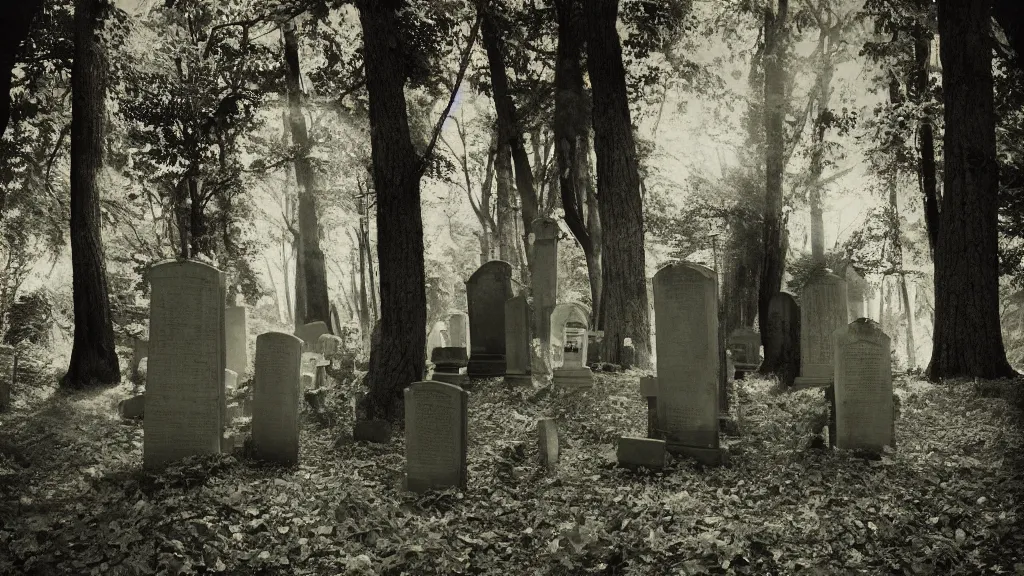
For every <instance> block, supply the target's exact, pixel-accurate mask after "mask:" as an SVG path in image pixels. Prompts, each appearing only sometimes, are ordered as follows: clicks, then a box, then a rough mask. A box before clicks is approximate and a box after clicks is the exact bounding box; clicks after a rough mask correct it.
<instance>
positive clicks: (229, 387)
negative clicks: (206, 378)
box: [224, 368, 238, 393]
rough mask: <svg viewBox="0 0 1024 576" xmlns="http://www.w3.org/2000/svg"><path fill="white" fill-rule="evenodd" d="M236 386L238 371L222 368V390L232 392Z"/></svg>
mask: <svg viewBox="0 0 1024 576" xmlns="http://www.w3.org/2000/svg"><path fill="white" fill-rule="evenodd" d="M237 388H238V372H235V371H234V370H231V369H230V368H225V369H224V390H226V391H227V392H229V393H230V392H234V391H235V389H237Z"/></svg>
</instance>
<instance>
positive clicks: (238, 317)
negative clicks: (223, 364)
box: [224, 306, 249, 374]
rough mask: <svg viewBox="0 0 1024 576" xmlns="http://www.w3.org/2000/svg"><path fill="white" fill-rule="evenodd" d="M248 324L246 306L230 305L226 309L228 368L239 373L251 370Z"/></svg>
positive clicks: (225, 327) (225, 335)
mask: <svg viewBox="0 0 1024 576" xmlns="http://www.w3.org/2000/svg"><path fill="white" fill-rule="evenodd" d="M246 326H247V322H246V308H245V306H228V307H227V308H225V309H224V337H225V338H226V339H227V358H228V360H227V362H228V368H229V369H231V370H234V371H235V372H236V373H237V374H245V373H246V372H248V371H249V348H248V345H247V343H246V340H247V338H248V332H247V329H246Z"/></svg>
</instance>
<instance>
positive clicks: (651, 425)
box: [640, 376, 658, 438]
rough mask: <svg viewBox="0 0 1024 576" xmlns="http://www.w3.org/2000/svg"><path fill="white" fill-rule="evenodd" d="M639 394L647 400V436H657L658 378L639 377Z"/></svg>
mask: <svg viewBox="0 0 1024 576" xmlns="http://www.w3.org/2000/svg"><path fill="white" fill-rule="evenodd" d="M640 395H641V396H643V397H644V399H645V400H647V437H648V438H658V378H657V377H656V376H641V377H640Z"/></svg>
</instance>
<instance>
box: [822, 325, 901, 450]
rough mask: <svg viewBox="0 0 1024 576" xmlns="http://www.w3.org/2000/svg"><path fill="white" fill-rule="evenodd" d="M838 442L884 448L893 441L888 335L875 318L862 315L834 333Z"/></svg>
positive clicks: (865, 448) (844, 444) (844, 446)
mask: <svg viewBox="0 0 1024 576" xmlns="http://www.w3.org/2000/svg"><path fill="white" fill-rule="evenodd" d="M833 340H834V346H835V416H836V446H837V447H838V448H849V449H858V450H869V451H874V452H881V451H882V447H883V446H893V445H894V441H895V437H894V434H893V422H894V419H893V399H892V398H893V393H892V392H893V391H892V364H891V362H892V361H891V358H890V340H889V337H888V336H887V335H886V334H885V332H882V328H881V326H879V325H878V323H877V322H875V321H873V320H869V319H867V318H860V319H858V320H854V321H853V322H851V323H850V324H849V325H847V326H846V327H844V328H840V329H839V330H836V331H835V333H834V334H833Z"/></svg>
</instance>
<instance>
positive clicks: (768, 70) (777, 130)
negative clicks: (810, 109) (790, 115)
mask: <svg viewBox="0 0 1024 576" xmlns="http://www.w3.org/2000/svg"><path fill="white" fill-rule="evenodd" d="M788 12H789V0H779V4H778V10H777V12H773V11H772V10H771V8H770V7H768V8H766V9H765V11H764V102H765V114H764V128H765V208H764V232H763V245H764V256H763V257H764V260H763V262H762V264H761V282H760V287H759V290H758V306H757V311H758V315H759V317H760V318H761V319H762V321H763V319H764V318H767V317H768V304H769V302H771V299H772V296H774V295H775V294H777V293H778V292H779V291H780V290H781V289H782V274H783V272H784V271H785V269H786V245H787V233H786V221H785V219H784V218H783V213H782V205H783V197H782V176H783V171H784V170H785V134H784V132H783V120H784V117H785V114H786V72H785V71H786V62H785V54H786V44H787V36H788V33H787V29H788V22H787V18H788V16H789V14H788ZM769 334H771V331H770V330H761V343H762V344H763V345H764V348H765V350H769V349H774V348H775V347H773V346H771V345H770V343H769V342H767V341H766V338H767V337H769V336H768V335H769Z"/></svg>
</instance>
